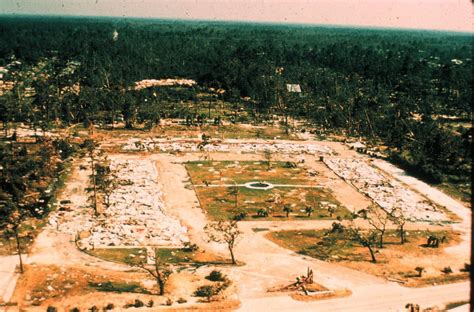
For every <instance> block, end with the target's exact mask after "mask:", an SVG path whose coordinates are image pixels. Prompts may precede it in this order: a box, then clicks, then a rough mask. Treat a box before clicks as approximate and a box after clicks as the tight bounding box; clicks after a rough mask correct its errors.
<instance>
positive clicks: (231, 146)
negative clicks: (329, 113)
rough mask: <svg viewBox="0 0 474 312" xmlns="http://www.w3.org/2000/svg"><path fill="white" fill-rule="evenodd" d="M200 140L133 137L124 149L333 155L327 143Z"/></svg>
mask: <svg viewBox="0 0 474 312" xmlns="http://www.w3.org/2000/svg"><path fill="white" fill-rule="evenodd" d="M199 143H201V142H200V141H185V142H184V141H179V142H178V141H174V142H173V141H163V140H153V139H144V140H140V139H137V138H131V139H129V140H128V142H127V143H126V144H125V145H123V146H122V149H123V150H124V151H159V152H164V153H170V152H201V151H205V152H241V153H261V152H264V151H265V150H269V151H270V152H272V153H279V154H290V155H293V154H311V155H315V154H326V155H332V154H333V150H332V149H331V148H330V147H328V146H325V145H321V144H314V143H268V142H262V143H239V142H236V141H230V140H229V141H227V142H212V141H211V142H209V143H207V144H199Z"/></svg>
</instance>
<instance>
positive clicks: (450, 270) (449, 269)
mask: <svg viewBox="0 0 474 312" xmlns="http://www.w3.org/2000/svg"><path fill="white" fill-rule="evenodd" d="M441 272H443V273H444V274H450V273H453V270H452V269H451V267H449V266H448V267H445V268H444V269H442V270H441Z"/></svg>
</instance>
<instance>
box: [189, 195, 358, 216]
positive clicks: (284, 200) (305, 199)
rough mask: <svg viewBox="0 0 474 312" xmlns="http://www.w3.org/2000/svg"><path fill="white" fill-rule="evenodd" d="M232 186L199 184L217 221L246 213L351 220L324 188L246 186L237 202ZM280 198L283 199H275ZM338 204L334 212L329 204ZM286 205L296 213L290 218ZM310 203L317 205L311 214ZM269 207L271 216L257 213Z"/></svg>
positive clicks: (201, 197)
mask: <svg viewBox="0 0 474 312" xmlns="http://www.w3.org/2000/svg"><path fill="white" fill-rule="evenodd" d="M230 190H232V188H229V187H197V188H196V194H197V196H198V198H199V201H200V204H201V207H202V208H203V209H204V210H206V211H207V212H208V214H209V216H210V217H211V218H212V219H214V220H225V219H229V218H232V217H234V216H235V215H236V214H238V213H241V212H245V213H246V214H247V215H248V218H246V219H244V220H254V221H258V220H287V219H289V220H321V219H328V220H332V219H336V218H338V217H339V218H342V219H348V218H350V212H349V211H348V210H347V209H345V208H344V207H342V206H341V204H340V203H339V202H338V201H337V200H336V199H335V198H334V197H333V196H332V195H331V194H330V193H329V192H328V191H326V190H324V189H308V188H305V189H303V188H286V187H285V188H274V189H271V190H255V189H247V188H244V187H240V188H238V195H237V205H236V204H235V195H234V194H231V192H230ZM275 197H279V198H280V202H275V200H274V198H275ZM328 204H331V205H335V207H336V208H335V211H334V213H333V214H332V215H331V214H330V213H329V212H328V210H327V208H326V207H327V205H328ZM285 205H291V207H292V210H293V211H292V212H291V213H290V215H289V218H286V214H285V212H284V211H283V208H284V206H285ZM306 206H311V207H313V209H314V211H313V213H312V214H311V216H308V215H307V213H306V212H305V208H306ZM260 209H267V211H268V212H269V214H268V216H267V217H259V216H258V215H257V214H258V213H257V212H258V211H259V210H260Z"/></svg>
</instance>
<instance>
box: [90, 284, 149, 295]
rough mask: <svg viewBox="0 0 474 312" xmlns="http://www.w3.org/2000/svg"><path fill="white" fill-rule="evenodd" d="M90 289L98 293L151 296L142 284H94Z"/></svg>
mask: <svg viewBox="0 0 474 312" xmlns="http://www.w3.org/2000/svg"><path fill="white" fill-rule="evenodd" d="M89 287H91V288H94V289H96V290H98V291H105V292H118V293H123V292H128V293H140V294H150V292H149V291H148V290H146V289H144V288H143V287H142V286H141V285H140V284H137V283H123V282H122V283H120V282H115V283H114V282H102V283H97V282H92V283H89Z"/></svg>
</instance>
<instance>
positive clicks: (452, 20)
mask: <svg viewBox="0 0 474 312" xmlns="http://www.w3.org/2000/svg"><path fill="white" fill-rule="evenodd" d="M0 13H4V14H7V13H16V14H61V15H107V16H126V17H137V16H138V17H157V18H179V19H205V20H239V21H261V22H291V23H310V24H332V25H361V26H381V27H402V28H418V29H442V30H455V31H469V32H473V31H474V30H473V2H472V1H470V0H293V1H280V0H0Z"/></svg>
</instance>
